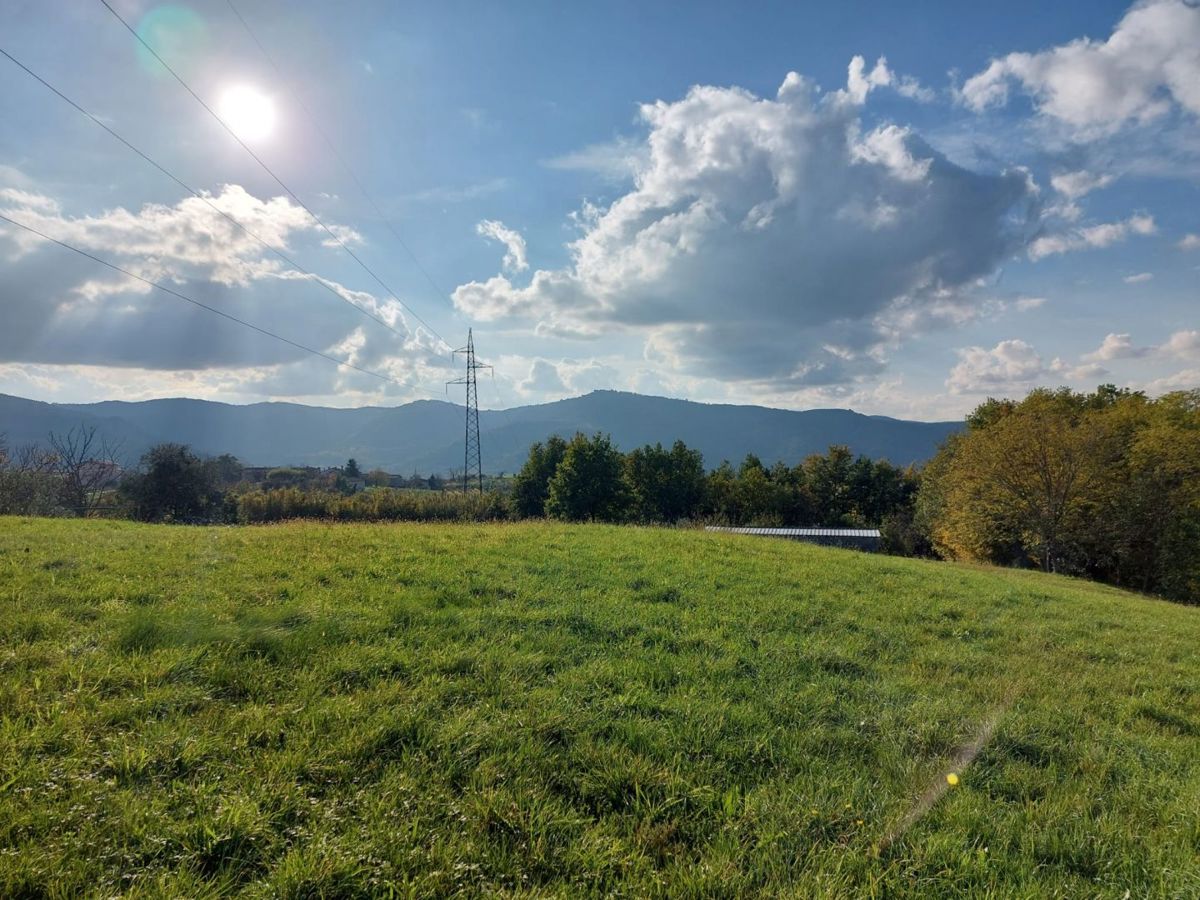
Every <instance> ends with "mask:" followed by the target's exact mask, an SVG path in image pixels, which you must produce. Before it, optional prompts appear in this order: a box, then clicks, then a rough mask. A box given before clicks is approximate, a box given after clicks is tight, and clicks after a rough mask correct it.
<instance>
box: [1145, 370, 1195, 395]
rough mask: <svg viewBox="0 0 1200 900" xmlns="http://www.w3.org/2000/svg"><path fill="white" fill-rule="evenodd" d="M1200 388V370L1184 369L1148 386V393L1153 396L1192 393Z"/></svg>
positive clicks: (1156, 380) (1155, 380)
mask: <svg viewBox="0 0 1200 900" xmlns="http://www.w3.org/2000/svg"><path fill="white" fill-rule="evenodd" d="M1197 388H1200V369H1184V370H1183V371H1181V372H1175V373H1174V374H1172V375H1165V376H1163V377H1162V378H1156V379H1154V380H1153V381H1150V382H1148V383H1147V384H1146V391H1147V392H1148V393H1150V394H1151V395H1152V396H1155V395H1158V394H1166V393H1169V392H1170V391H1191V390H1195V389H1197Z"/></svg>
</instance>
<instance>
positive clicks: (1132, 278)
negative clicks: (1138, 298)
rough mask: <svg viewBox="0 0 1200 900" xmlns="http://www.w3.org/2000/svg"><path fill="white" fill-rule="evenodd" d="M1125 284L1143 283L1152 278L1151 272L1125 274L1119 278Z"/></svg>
mask: <svg viewBox="0 0 1200 900" xmlns="http://www.w3.org/2000/svg"><path fill="white" fill-rule="evenodd" d="M1121 280H1122V281H1124V282H1125V283H1126V284H1145V283H1146V282H1147V281H1153V280H1154V273H1153V272H1138V273H1137V274H1136V275H1126V276H1125V277H1124V278H1122V279H1121Z"/></svg>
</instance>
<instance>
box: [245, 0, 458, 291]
mask: <svg viewBox="0 0 1200 900" xmlns="http://www.w3.org/2000/svg"><path fill="white" fill-rule="evenodd" d="M226 2H227V3H228V4H229V8H230V9H231V10H232V11H233V14H234V15H235V16H236V17H237V20H238V21H239V22H241V23H242V28H243V29H245V31H246V34H248V35H249V36H250V40H252V41H253V42H254V45H255V46H256V47H258V50H259V52H260V53H261V54H262V55H263V58H264V59H265V60H266V61H267V63H268V64H270V66H271V68H272V69H274V70H275V75H276V76H277V77H278V78H279V83H280V85H282V87H283V89H284V90H285V91H287V94H288V96H289V97H291V98H292V100H294V101H295V103H296V105H297V106H299V107H300V109H301V110H303V112H304V115H305V116H306V117H307V118H308V121H309V124H311V125H312V126H313V128H314V129H315V130H316V132H317V134H319V135H320V136H321V139H322V140H323V141H324V142H325V146H326V147H328V148H329V152H330V153H332V154H333V157H334V159H336V160H337V161H338V164H339V165H340V166H341V167H342V168H343V169H344V170H345V172H346V174H347V175H349V176H350V180H351V181H353V182H354V184H355V186H356V187H357V188H358V190H359V193H361V194H362V195H363V197H364V198H365V199H366V201H367V203H369V204H370V205H371V208H372V209H373V210H374V211H375V214H376V215H377V216H378V217H379V220H380V221H381V222H383V224H384V225H386V226H387V229H388V231H390V232H391V233H392V237H394V238H395V239H396V243H398V244H399V245H400V246H401V248H403V250H404V252H405V253H407V254H408V258H409V259H411V260H412V262H413V265H414V266H416V267H417V271H418V272H420V273H421V274H422V275H423V276H424V277H425V280H426V281H427V282H428V283H429V286H430V287H432V288H433V290H434V293H436V294H437V296H438V298H439V299H441V300H445V301H446V302H447V303H450V295H449V294H448V293H447V292H446V291H445V290H443V289H442V287H441V285H439V284H438V283H437V281H435V280H434V277H433V275H431V274H430V272H429V270H428V269H427V268H426V267H425V266H424V265H422V263H421V260H419V259H418V258H417V254H416V253H414V252H413V250H412V248H411V247H410V246H409V245H408V243H407V242H406V241H405V240H404V238H403V236H401V234H400V232H399V230H398V229H397V228H396V226H395V225H393V224H392V221H391V220H390V219H389V218H388V217H387V215H386V214H385V213H384V212H383V210H382V209H381V208H380V207H379V204H378V203H376V202H375V198H374V197H372V196H371V194H370V192H369V191H368V190H367V188H366V186H365V185H364V184H363V183H362V180H361V179H359V177H358V175H356V174H355V172H354V169H353V168H351V167H350V164H349V163H348V162H347V161H346V158H345V157H344V156H343V155H342V154H341V153H340V152H339V151H338V148H337V146H336V145H335V144H334V142H333V139H332V138H331V137H330V136H329V133H328V132H326V131H325V129H324V128H322V127H321V122H320V120H319V119H318V118H317V117H316V116H315V115H314V114H313V112H312V110H310V109H309V108H308V106H307V105H305V103H304V101H303V100H302V99H301V98H300V95H299V94H298V93H297V92H296V91H294V90H292V89H291V87H290V86H289V82H288V79H287V76H286V75H284V74H283V70H282V69H280V68H279V65H278V63H276V62H275V59H274V57H272V56H271V54H270V53H269V52H268V51H267V48H266V47H265V46H263V43H262V41H260V40H259V39H258V36H257V35H256V34H255V33H254V30H253V29H252V28H251V27H250V24H249V23H248V22H247V21H246V18H245V16H243V15H242V14H241V13H240V12H239V11H238V8H237V7H236V6H235V5H234V3H233V0H226ZM451 307H453V304H451Z"/></svg>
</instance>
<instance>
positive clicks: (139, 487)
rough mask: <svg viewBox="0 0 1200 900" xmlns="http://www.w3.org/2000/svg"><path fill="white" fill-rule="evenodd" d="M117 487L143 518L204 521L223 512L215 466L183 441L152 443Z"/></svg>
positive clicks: (161, 520)
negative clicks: (179, 442) (132, 470)
mask: <svg viewBox="0 0 1200 900" xmlns="http://www.w3.org/2000/svg"><path fill="white" fill-rule="evenodd" d="M118 491H119V494H120V496H121V497H122V498H123V499H124V500H125V501H126V502H127V503H128V504H129V506H130V508H131V511H132V513H133V517H134V518H136V519H140V520H142V521H144V522H163V521H169V522H203V521H209V520H211V519H213V518H218V517H219V516H220V515H221V512H222V504H221V500H222V497H221V493H220V491H218V490H217V485H216V481H215V478H214V472H213V469H212V468H211V467H210V466H208V465H206V464H205V463H204V461H203V460H201V459H200V458H199V457H198V456H196V455H195V454H194V453H192V452H191V450H189V449H188V448H187V447H185V446H184V445H182V444H158V445H157V446H155V447H151V448H150V449H149V450H148V451H146V453H145V455H143V456H142V459H141V464H140V465H139V467H138V469H137V471H135V472H133V473H131V474H129V475H127V476H126V477H125V478H123V479H122V480H121V484H120V487H119V489H118Z"/></svg>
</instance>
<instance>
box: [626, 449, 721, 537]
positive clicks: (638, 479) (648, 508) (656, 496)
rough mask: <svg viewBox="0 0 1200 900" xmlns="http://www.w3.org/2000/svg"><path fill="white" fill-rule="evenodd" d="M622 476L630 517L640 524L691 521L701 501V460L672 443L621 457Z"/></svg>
mask: <svg viewBox="0 0 1200 900" xmlns="http://www.w3.org/2000/svg"><path fill="white" fill-rule="evenodd" d="M625 476H626V479H627V481H628V483H629V487H630V491H631V492H632V495H633V497H632V502H633V509H634V514H635V515H636V516H637V517H638V518H639V519H641V520H642V521H643V522H677V521H679V520H680V519H685V518H692V517H694V516H695V515H696V514H697V512H698V511H699V510H700V507H701V504H702V503H703V500H704V491H705V477H704V457H703V456H701V455H700V451H698V450H689V449H688V447H687V445H686V444H685V443H684V442H683V441H676V442H675V444H674V446H672V448H671V449H670V450H665V449H663V446H662V444H655V445H654V446H653V447H651V446H650V445H649V444H647V445H646V446H645V447H639V448H638V449H636V450H633V451H631V452H630V453H629V454H628V455H627V456H626V457H625Z"/></svg>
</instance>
